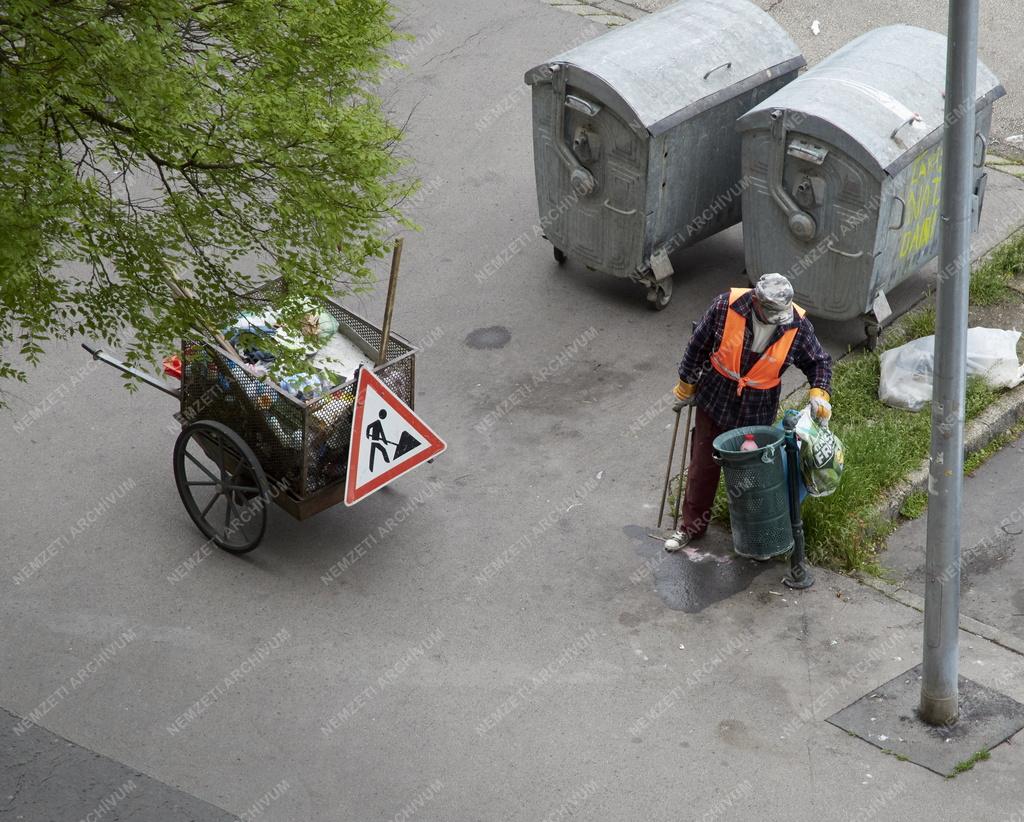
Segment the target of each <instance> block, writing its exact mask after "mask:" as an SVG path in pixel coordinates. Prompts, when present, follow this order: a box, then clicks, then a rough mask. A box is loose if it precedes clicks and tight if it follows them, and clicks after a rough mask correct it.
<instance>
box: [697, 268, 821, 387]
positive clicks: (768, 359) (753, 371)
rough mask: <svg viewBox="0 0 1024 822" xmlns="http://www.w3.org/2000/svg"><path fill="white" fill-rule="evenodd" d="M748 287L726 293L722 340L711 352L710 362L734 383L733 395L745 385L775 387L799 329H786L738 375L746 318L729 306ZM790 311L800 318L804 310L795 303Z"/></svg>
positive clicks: (804, 312) (779, 380)
mask: <svg viewBox="0 0 1024 822" xmlns="http://www.w3.org/2000/svg"><path fill="white" fill-rule="evenodd" d="M750 290H751V289H749V288H734V289H732V290H731V291H730V292H729V308H728V310H727V311H726V314H725V330H724V331H723V332H722V342H721V343H720V344H719V346H718V350H717V351H715V353H714V354H712V355H711V365H712V367H713V368H714V369H715V371H717V372H718V373H719V374H721V375H722V376H723V377H728V378H729V379H730V380H734V381H735V382H736V383H737V386H736V395H737V396H739V395H740V394H742V393H743V389H744V388H746V387H747V386H748V385H749V386H750V387H751V388H760V389H762V390H764V389H768V388H774V387H775V386H777V385H778V384H779V383H780V382H782V380H781V379H780V376H779V374H780V372H781V371H782V366H783V365H785V363H786V357H788V356H789V349H791V348H792V347H793V340H795V339H796V333H797V331H798V330H799V329H798V328H789V329H787V330H786V331H784V332H783V334H782V336H781V337H779V339H777V340H776V341H775V342H773V343H772V344H771V345H769V346H768V347H767V348H766V349H765V350H764V353H763V354H762V355H761V359H759V360H758V361H757V362H756V363H754V365H753V366H752V367H751V368H750V370H749V371H748V372H747V373H746V374H742V375H741V374H740V363H741V361H742V358H743V332H744V331H745V330H746V327H747V319H746V317H744V316H743V315H742V314H740V313H739V312H738V311H736V309H734V308H733V307H732V304H733V303H734V302H736V300H738V299H739V298H740V297H742V296H743V295H744V294H746V293H747V292H749V291H750ZM793 310H794V311H795V312H796V313H797V316H798V317H800V318H801V319H802V318H803V317H804V315H805V314H806V313H807V312H806V311H804V310H803V309H802V308H801V307H800V306H798V305H797V304H796V303H794V304H793Z"/></svg>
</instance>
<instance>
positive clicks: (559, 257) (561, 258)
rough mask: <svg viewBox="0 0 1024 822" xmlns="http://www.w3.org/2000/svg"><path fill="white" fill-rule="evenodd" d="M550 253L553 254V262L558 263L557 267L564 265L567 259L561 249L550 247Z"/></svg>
mask: <svg viewBox="0 0 1024 822" xmlns="http://www.w3.org/2000/svg"><path fill="white" fill-rule="evenodd" d="M552 251H553V252H554V255H555V262H556V263H558V264H559V265H565V261H566V260H567V259H569V258H568V257H567V256H566V255H565V252H564V251H562V249H560V248H559V247H558V246H557V245H556V246H552Z"/></svg>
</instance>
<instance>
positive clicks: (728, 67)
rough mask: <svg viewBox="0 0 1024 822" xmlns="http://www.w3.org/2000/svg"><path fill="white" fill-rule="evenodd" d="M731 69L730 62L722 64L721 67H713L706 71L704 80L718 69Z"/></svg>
mask: <svg viewBox="0 0 1024 822" xmlns="http://www.w3.org/2000/svg"><path fill="white" fill-rule="evenodd" d="M731 68H732V61H731V60H730V61H729V62H728V63H722V65H720V66H715V67H714V68H713V69H711V70H710V71H708V73H707V74H705V75H704V79H705V80H707V79H708V77H710V76H711V75H712V74H714V73H715V72H716V71H718V70H719V69H731Z"/></svg>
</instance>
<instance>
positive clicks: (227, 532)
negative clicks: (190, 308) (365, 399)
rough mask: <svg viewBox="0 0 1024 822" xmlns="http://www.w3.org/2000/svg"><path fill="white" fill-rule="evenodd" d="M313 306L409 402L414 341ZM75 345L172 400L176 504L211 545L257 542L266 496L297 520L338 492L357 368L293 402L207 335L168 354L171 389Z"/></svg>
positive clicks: (257, 299) (262, 293)
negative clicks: (176, 357)
mask: <svg viewBox="0 0 1024 822" xmlns="http://www.w3.org/2000/svg"><path fill="white" fill-rule="evenodd" d="M282 287H283V286H282V285H281V282H280V281H276V282H274V283H270V284H268V285H266V286H264V287H263V288H262V289H260V290H258V291H255V292H253V293H252V294H250V295H249V297H250V299H251V301H252V302H253V303H255V304H259V303H261V302H262V303H268V302H269V297H271V296H273V294H272V291H274V290H277V291H278V292H280V290H281V289H282ZM392 299H393V295H391V294H390V293H389V303H391V302H392ZM322 308H323V309H325V310H326V311H328V312H330V314H331V315H332V316H333V317H334V318H335V319H336V320H337V321H338V333H340V334H344V335H345V336H346V337H347V338H348V339H349V340H350V341H351V342H353V343H354V344H355V345H356V346H357V347H358V348H359V349H360V350H361V351H362V352H363V353H364V354H365V355H366V356H367V357H369V358H371V359H372V360H373V361H375V362H378V363H380V364H379V365H376V366H373V373H374V374H375V375H376V376H377V377H378V378H380V379H381V380H382V381H383V382H384V384H385V385H386V386H387V387H388V388H390V389H391V390H392V391H393V392H394V393H395V394H396V395H398V397H400V398H401V399H402V400H403V401H404V402H405V403H406V404H407V405H409V406H410V407H412V406H413V403H414V399H415V378H416V357H415V353H416V349H415V347H414V346H413V345H411V344H410V343H409V342H408V341H406V340H404V339H402V338H401V337H398V336H395V335H393V334H391V333H390V330H389V328H388V326H389V322H388V319H386V320H385V330H384V331H382V330H381V329H379V328H377V327H376V326H374V325H372V324H371V323H370V322H368V321H367V320H365V319H364V318H363V317H361V316H359V315H358V314H356V313H355V312H353V311H350V310H349V309H347V308H345V307H344V306H342V305H341V304H340V303H338V302H336V301H334V300H331V299H328V300H326V301H325V302H324V303H323V305H322ZM388 317H390V313H389V314H388ZM197 336H198V335H197ZM385 336H386V337H387V343H386V345H385V346H384V350H381V348H382V346H381V344H382V341H383V339H384V338H385ZM82 347H83V348H84V349H85V350H86V351H88V352H89V353H90V354H92V356H93V358H94V359H97V360H100V361H101V362H104V363H106V364H108V365H110V366H113V367H114V368H116V369H118V370H120V371H123V372H125V373H127V374H130V375H132V376H134V377H136V378H138V379H140V380H142V381H143V382H145V383H147V384H148V385H151V386H153V387H154V388H157V389H159V390H160V391H163V392H164V393H165V394H170V395H171V396H172V397H174V398H175V399H177V400H178V401H179V410H178V412H177V413H176V414H175V415H174V417H175V419H176V420H177V421H178V422H179V423H180V425H181V433H180V434H179V435H178V438H177V441H176V442H175V444H174V456H173V466H174V481H175V484H176V485H177V488H178V493H179V495H180V496H181V501H182V503H184V505H185V510H186V511H188V514H189V516H190V517H191V518H192V520H193V521H194V522H195V524H196V525H197V526H198V527H199V530H200V531H202V532H203V534H204V535H205V536H206V537H208V538H209V539H210V541H212V542H213V543H214V544H216V545H217V546H218V547H220V548H223V549H224V550H225V551H228V552H230V553H234V554H243V553H246V552H248V551H251V550H252V549H253V548H255V547H256V546H257V545H259V543H260V540H261V539H262V538H263V535H264V533H265V531H266V526H267V508H268V505H267V503H268V502H270V501H273V502H275V503H276V504H277V505H278V506H280V507H281V508H283V509H284V510H285V511H287V512H288V513H289V514H291V515H292V516H293V517H295V518H296V519H299V520H302V519H306V518H307V517H310V516H312V515H313V514H316V513H319V512H320V511H323V510H325V509H327V508H330V507H331V506H333V505H336V504H337V503H339V502H341V501H343V500H344V498H345V480H346V476H345V474H346V468H347V457H348V450H349V442H350V437H351V431H352V417H353V412H354V409H355V399H356V386H357V381H358V372H357V373H356V375H354V376H353V377H352V378H351V379H349V380H347V381H346V382H344V383H342V384H339V385H337V386H334V387H333V388H331V389H330V390H328V391H325V392H324V393H323V394H322V395H320V396H318V397H316V398H315V399H310V400H308V401H303V400H301V399H299V398H297V397H295V396H293V395H292V394H289V393H288V392H286V391H284V390H282V389H281V388H280V387H279V386H278V385H277V384H276V383H275V382H273V381H272V380H271V379H269V378H268V377H265V376H259V375H258V374H257V373H254V370H253V369H252V367H251V366H249V365H247V364H246V363H245V362H243V361H241V360H240V359H238V358H237V357H235V356H233V355H232V354H231V353H229V352H228V351H227V350H226V348H225V347H223V346H221V345H218V344H216V343H214V342H211V341H210V340H208V339H189V340H183V341H182V345H181V356H180V369H179V368H178V365H179V363H175V371H178V373H180V380H181V385H180V388H174V387H170V386H168V385H167V384H165V383H164V382H163V381H161V380H160V379H158V378H156V377H154V376H152V375H151V374H147V373H145V372H143V371H140V370H138V369H135V368H133V367H131V366H129V365H127V364H125V363H123V362H121V361H120V360H118V359H116V358H115V357H112V356H110V355H109V354H106V353H105V352H103V351H100V350H97V349H95V348H92V347H90V346H88V345H85V344H83V345H82ZM367 367H368V366H367ZM165 370H166V369H165Z"/></svg>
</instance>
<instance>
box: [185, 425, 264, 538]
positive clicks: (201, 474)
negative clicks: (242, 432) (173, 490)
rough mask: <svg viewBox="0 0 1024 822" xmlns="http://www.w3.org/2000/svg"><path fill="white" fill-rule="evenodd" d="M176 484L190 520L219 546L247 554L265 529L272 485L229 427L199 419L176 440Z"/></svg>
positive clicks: (240, 439) (257, 462)
mask: <svg viewBox="0 0 1024 822" xmlns="http://www.w3.org/2000/svg"><path fill="white" fill-rule="evenodd" d="M174 482H175V484H176V485H177V486H178V494H180V495H181V501H182V502H183V503H184V505H185V510H186V511H188V515H189V516H190V517H192V521H193V522H194V523H195V524H196V525H197V526H198V527H199V530H200V531H202V532H203V533H204V534H205V535H206V536H207V537H209V538H210V540H212V541H213V542H214V543H215V544H216V545H217V546H218V547H219V548H223V549H224V550H225V551H228V552H230V553H232V554H244V553H246V552H247V551H251V550H252V549H253V548H255V547H256V546H257V545H259V544H260V540H261V539H263V533H264V532H265V531H266V529H267V503H268V502H269V501H270V486H269V485H268V484H267V475H266V474H265V473H264V472H263V468H262V466H261V465H260V462H259V460H258V459H256V455H255V454H254V453H253V452H252V449H251V448H250V447H249V446H248V445H246V443H245V441H244V440H243V439H242V438H241V437H240V436H238V434H236V433H235V432H234V431H232V430H231V429H230V428H228V427H227V426H226V425H222V424H221V423H219V422H214V421H213V420H197V421H196V422H193V423H191V424H189V425H187V426H186V427H185V428H184V429H183V430H182V432H181V434H179V435H178V440H177V442H175V443H174Z"/></svg>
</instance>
